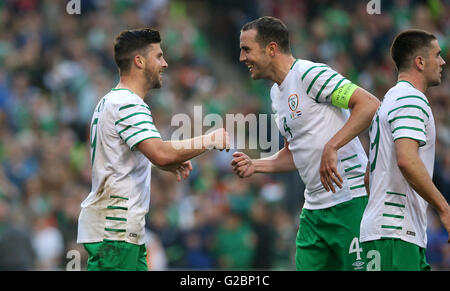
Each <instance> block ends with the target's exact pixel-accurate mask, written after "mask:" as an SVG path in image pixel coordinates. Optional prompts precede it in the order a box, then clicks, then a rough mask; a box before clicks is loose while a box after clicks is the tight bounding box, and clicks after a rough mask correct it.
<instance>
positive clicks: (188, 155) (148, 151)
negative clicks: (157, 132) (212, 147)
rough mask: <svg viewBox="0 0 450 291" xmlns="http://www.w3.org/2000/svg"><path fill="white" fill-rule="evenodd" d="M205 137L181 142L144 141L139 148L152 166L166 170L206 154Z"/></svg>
mask: <svg viewBox="0 0 450 291" xmlns="http://www.w3.org/2000/svg"><path fill="white" fill-rule="evenodd" d="M203 137H204V136H199V137H195V138H192V139H186V140H181V141H163V140H157V141H156V140H153V141H152V142H146V141H144V142H141V143H140V144H138V146H137V147H138V149H139V151H141V152H142V153H143V154H144V155H145V156H146V157H147V158H148V159H149V160H150V161H151V162H152V164H154V165H155V166H157V167H159V168H163V169H164V168H170V167H172V166H174V165H176V164H180V163H183V162H185V161H188V160H190V159H192V158H194V157H196V156H198V155H200V154H202V153H204V152H205V151H206V150H207V149H206V146H205V144H204V143H203Z"/></svg>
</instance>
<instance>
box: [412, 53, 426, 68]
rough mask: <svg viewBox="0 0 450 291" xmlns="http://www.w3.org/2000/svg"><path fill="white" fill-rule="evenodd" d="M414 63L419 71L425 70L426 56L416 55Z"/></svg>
mask: <svg viewBox="0 0 450 291" xmlns="http://www.w3.org/2000/svg"><path fill="white" fill-rule="evenodd" d="M414 64H415V66H416V67H417V69H418V70H419V71H423V70H424V69H425V58H424V57H422V56H417V57H415V58H414Z"/></svg>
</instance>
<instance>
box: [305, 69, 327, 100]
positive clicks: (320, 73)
mask: <svg viewBox="0 0 450 291" xmlns="http://www.w3.org/2000/svg"><path fill="white" fill-rule="evenodd" d="M326 71H327V70H326V69H325V70H322V71H320V72H319V73H318V74H317V75H316V76H315V77H314V79H313V80H312V81H311V84H309V87H308V90H306V94H309V91H311V88H312V86H313V85H314V83H315V82H316V80H317V79H318V78H319V77H320V75H322V74H323V73H325V72H326Z"/></svg>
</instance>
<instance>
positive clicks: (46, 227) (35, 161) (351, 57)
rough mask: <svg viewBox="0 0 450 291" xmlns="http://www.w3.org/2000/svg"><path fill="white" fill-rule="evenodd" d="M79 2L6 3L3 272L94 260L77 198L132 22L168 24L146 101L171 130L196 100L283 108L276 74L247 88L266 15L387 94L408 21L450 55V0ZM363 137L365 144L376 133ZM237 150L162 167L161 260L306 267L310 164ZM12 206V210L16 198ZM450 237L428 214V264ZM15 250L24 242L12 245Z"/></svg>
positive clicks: (217, 108) (444, 175) (0, 150)
mask: <svg viewBox="0 0 450 291" xmlns="http://www.w3.org/2000/svg"><path fill="white" fill-rule="evenodd" d="M81 2H82V7H81V15H69V14H67V13H66V4H67V2H66V1H56V0H41V1H37V0H26V1H24V0H7V1H1V2H0V197H1V196H2V195H3V196H4V197H8V201H7V204H6V205H7V207H6V209H8V210H9V211H8V212H9V214H8V215H6V214H5V213H4V212H3V214H2V215H0V216H1V217H2V219H1V222H0V225H2V227H0V252H2V254H1V255H0V262H1V263H0V265H1V268H3V269H38V270H39V269H65V265H64V264H65V262H66V260H65V255H64V254H66V253H67V251H69V250H79V251H80V253H81V255H82V260H83V261H82V262H83V263H82V268H83V264H84V265H85V264H86V252H85V251H84V249H83V247H82V246H80V245H77V244H76V233H77V218H78V214H79V213H78V212H79V209H80V203H81V201H82V200H83V199H84V198H85V197H86V195H87V194H88V192H89V189H90V186H91V185H90V183H91V181H90V180H91V176H90V171H91V169H90V162H89V161H90V152H89V151H90V141H89V125H90V118H91V114H92V111H93V109H94V106H95V105H96V103H97V102H98V100H99V99H100V98H101V97H102V96H104V95H105V94H106V93H107V92H108V91H109V90H110V89H111V88H113V87H114V86H115V85H116V83H117V80H118V75H117V69H116V66H115V63H114V59H113V38H114V36H116V35H117V34H118V33H119V32H120V31H122V30H124V29H131V28H136V27H144V26H151V27H154V28H157V29H159V30H160V31H161V35H162V47H163V50H164V54H165V58H166V60H167V62H168V64H169V67H168V69H167V70H166V72H165V74H164V86H163V88H161V89H160V90H155V91H152V92H151V94H149V95H148V96H146V98H145V101H146V102H147V103H148V104H149V105H150V107H151V108H152V114H153V117H154V120H155V124H156V126H157V127H158V129H159V130H160V132H161V134H162V136H163V138H164V139H170V138H171V134H172V133H173V132H174V131H175V130H176V129H177V126H176V125H172V123H171V121H172V120H171V118H172V116H174V115H175V114H177V113H184V114H187V115H188V116H190V117H191V120H193V118H192V117H193V116H192V114H193V106H194V105H202V111H203V115H204V116H206V115H207V114H209V113H216V114H219V115H220V116H222V117H223V118H224V120H225V114H227V113H233V114H235V113H242V114H244V115H247V114H252V113H253V114H257V113H268V114H270V113H272V112H271V107H270V97H269V89H270V86H271V85H272V84H270V83H268V82H265V81H257V82H253V81H252V82H250V77H249V75H248V72H247V68H246V67H245V65H242V64H239V61H238V58H239V31H240V28H241V27H242V25H243V24H244V23H246V22H247V21H250V20H253V19H255V18H257V17H259V16H262V15H273V16H276V17H279V18H281V19H282V20H283V21H285V23H286V24H287V25H288V27H289V30H290V32H291V47H292V50H293V53H294V55H295V56H296V57H299V58H306V59H311V60H313V61H318V62H326V63H327V64H330V65H331V66H332V67H334V68H335V69H336V70H337V71H340V72H342V73H343V74H344V75H345V76H346V77H347V78H349V79H350V80H352V81H353V82H356V83H358V84H360V85H361V86H362V87H364V88H365V89H367V90H369V91H370V92H372V93H373V94H374V95H376V96H378V97H379V98H380V99H381V98H382V96H384V94H385V93H386V91H387V90H388V89H389V88H390V87H392V86H393V85H394V84H395V82H396V77H395V76H396V72H395V67H394V65H393V62H392V61H391V59H390V56H389V47H390V43H391V41H392V38H393V36H394V35H396V34H397V33H398V32H399V31H400V30H402V29H405V28H410V27H416V28H422V29H427V30H429V31H431V32H433V33H435V34H436V36H437V37H438V39H439V42H440V45H441V47H442V56H443V58H444V59H445V61H446V62H447V64H449V63H450V49H449V48H450V37H449V35H450V34H449V32H450V18H449V15H450V2H449V1H424V0H395V1H383V2H382V5H381V14H379V15H377V14H374V15H369V14H368V13H367V11H366V5H367V1H344V0H333V1H331V0H321V1H311V0H290V1H282V3H281V2H280V1H275V0H261V1H254V0H251V1H237V0H232V1H205V0H189V1H186V0H117V1H100V0H83V1H81ZM55 23H57V24H58V25H55ZM442 80H443V82H442V84H441V85H440V86H438V87H433V88H432V89H430V90H429V92H428V93H427V97H428V99H429V101H430V103H431V107H432V108H433V114H434V118H435V120H436V131H437V140H436V164H435V171H434V177H433V178H434V181H435V182H436V185H437V186H438V188H439V189H440V190H441V192H442V193H443V194H444V195H445V197H446V198H447V199H450V150H449V148H450V98H449V92H450V70H448V69H446V68H445V67H444V71H443V74H442ZM207 129H208V128H207V127H203V130H204V131H206V130H207ZM240 134H244V133H240ZM245 134H246V136H247V137H248V136H250V135H258V134H260V133H259V132H258V133H253V132H247V133H245ZM269 135H270V133H269ZM360 139H361V141H362V143H363V145H364V146H365V148H366V149H367V148H368V140H367V132H366V133H363V134H361V136H360ZM281 146H282V144H280V147H281ZM237 150H241V151H242V150H244V151H246V152H248V153H249V154H250V153H251V154H252V156H253V157H256V155H258V154H259V152H258V151H254V150H253V151H250V150H248V151H247V150H246V149H237ZM231 154H232V152H231V151H230V152H229V153H226V152H210V153H208V154H206V155H203V156H201V157H198V158H196V159H194V160H193V165H194V170H193V172H192V173H191V176H190V178H189V180H188V181H184V182H182V183H176V182H175V179H174V177H173V176H172V175H170V174H166V173H163V172H161V171H159V170H157V169H155V170H154V171H152V194H151V206H150V213H149V216H148V224H147V226H148V230H149V245H148V247H149V252H148V253H149V258H148V259H149V266H150V269H152V270H159V269H190V268H197V269H210V268H212V269H217V268H218V269H221V268H225V269H235V268H236V269H239V268H240V269H242V268H248V269H259V268H262V269H276V270H292V269H293V268H294V265H295V264H294V263H293V262H294V255H295V243H294V242H295V236H296V233H297V228H298V216H299V213H300V209H301V207H302V204H303V197H302V193H303V190H304V185H303V184H302V182H301V180H300V178H299V176H298V173H297V172H295V171H294V172H291V173H282V174H277V175H273V176H269V175H266V176H263V175H260V176H258V175H256V176H255V177H252V178H251V179H244V180H242V179H238V178H237V177H235V176H234V174H233V173H232V171H231V167H230V165H229V161H230V160H231ZM274 181H277V182H276V183H274ZM2 201H3V202H2ZM1 203H3V204H1ZM0 205H3V209H5V200H2V199H0ZM0 209H1V207H0ZM0 213H1V211H0ZM6 217H8V219H6ZM32 230H33V231H32ZM442 231H443V229H442V226H441V225H440V223H439V221H437V220H436V219H434V218H433V216H431V217H430V229H429V247H430V249H429V259H430V262H431V263H432V265H433V264H435V265H436V268H439V269H446V270H449V269H450V249H449V247H448V245H447V244H445V243H443V240H442V234H441V233H442ZM31 239H32V240H33V242H34V245H35V246H36V257H35V256H33V255H32V253H33V250H32V248H31ZM11 242H16V243H11ZM152 242H153V243H152ZM158 242H159V243H158ZM5 243H6V245H5ZM17 246H20V248H19V249H20V250H21V251H20V252H18V251H15V250H14V249H13V250H11V248H15V247H17ZM4 252H5V253H6V254H7V255H3V254H5V253H4ZM11 253H14V254H17V255H15V256H11V255H9V254H11ZM8 260H9V262H8Z"/></svg>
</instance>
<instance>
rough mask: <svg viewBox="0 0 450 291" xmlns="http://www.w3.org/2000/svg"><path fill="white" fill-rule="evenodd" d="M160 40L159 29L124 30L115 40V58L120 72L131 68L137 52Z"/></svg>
mask: <svg viewBox="0 0 450 291" xmlns="http://www.w3.org/2000/svg"><path fill="white" fill-rule="evenodd" d="M160 42H161V36H160V35H159V32H158V31H157V30H153V29H150V28H143V29H134V30H125V31H122V32H121V33H120V34H119V35H118V36H117V37H116V39H115V40H114V60H115V62H116V64H117V67H118V68H119V72H120V74H122V73H124V72H128V71H129V70H130V68H131V61H132V60H133V58H134V56H135V54H136V53H138V52H142V50H145V49H146V48H147V46H148V45H149V44H152V43H160Z"/></svg>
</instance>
